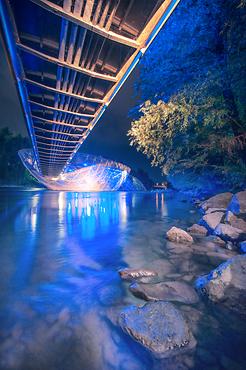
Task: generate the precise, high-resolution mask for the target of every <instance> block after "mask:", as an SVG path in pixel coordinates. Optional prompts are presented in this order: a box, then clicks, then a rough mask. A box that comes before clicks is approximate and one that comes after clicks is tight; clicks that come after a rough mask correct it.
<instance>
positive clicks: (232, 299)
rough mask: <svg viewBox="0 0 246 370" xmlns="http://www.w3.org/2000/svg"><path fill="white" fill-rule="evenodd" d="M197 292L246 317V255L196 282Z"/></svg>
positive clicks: (233, 259)
mask: <svg viewBox="0 0 246 370" xmlns="http://www.w3.org/2000/svg"><path fill="white" fill-rule="evenodd" d="M195 286H196V288H197V290H198V291H199V292H200V293H201V294H203V295H205V296H206V297H208V298H209V299H210V300H211V301H213V302H216V303H218V302H220V303H221V304H223V305H224V306H225V307H227V308H229V309H231V310H233V311H235V312H237V313H240V314H243V315H246V255H239V256H236V257H233V258H231V259H229V260H228V261H226V262H225V263H223V264H221V265H219V266H218V267H217V268H216V269H215V270H213V271H211V272H210V273H209V274H208V275H205V276H201V277H200V278H198V279H197V280H196V283H195Z"/></svg>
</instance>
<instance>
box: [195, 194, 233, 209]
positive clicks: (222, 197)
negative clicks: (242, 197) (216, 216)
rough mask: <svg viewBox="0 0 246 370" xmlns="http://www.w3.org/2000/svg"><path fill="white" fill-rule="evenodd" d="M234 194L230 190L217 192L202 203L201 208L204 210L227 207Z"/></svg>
mask: <svg viewBox="0 0 246 370" xmlns="http://www.w3.org/2000/svg"><path fill="white" fill-rule="evenodd" d="M232 196H233V194H232V193H229V192H228V193H221V194H217V195H215V196H213V197H211V198H209V199H207V200H205V201H204V202H203V203H201V208H202V209H203V210H204V211H206V210H207V209H208V208H227V206H228V204H229V203H230V201H231V199H232Z"/></svg>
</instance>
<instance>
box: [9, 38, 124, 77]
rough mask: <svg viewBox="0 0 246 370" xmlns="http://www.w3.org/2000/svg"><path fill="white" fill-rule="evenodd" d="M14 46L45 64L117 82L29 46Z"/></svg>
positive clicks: (18, 43)
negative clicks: (45, 62)
mask: <svg viewBox="0 0 246 370" xmlns="http://www.w3.org/2000/svg"><path fill="white" fill-rule="evenodd" d="M16 45H17V46H18V48H20V49H21V50H24V51H25V52H27V53H29V54H32V55H35V56H36V57H38V58H40V59H43V60H46V61H47V62H50V63H53V64H56V65H58V66H61V67H65V68H68V69H72V70H74V71H77V72H80V73H83V74H85V75H87V76H91V77H94V78H99V79H100V80H105V81H111V82H117V77H114V76H110V75H105V74H103V73H98V72H94V71H91V70H89V69H86V68H82V67H79V66H77V65H75V64H70V63H67V62H64V61H62V60H60V59H58V58H54V57H51V56H50V55H48V54H45V53H42V52H41V51H38V50H36V49H33V48H30V47H29V46H26V45H24V44H22V43H20V42H16Z"/></svg>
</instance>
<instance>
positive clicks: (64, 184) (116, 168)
mask: <svg viewBox="0 0 246 370" xmlns="http://www.w3.org/2000/svg"><path fill="white" fill-rule="evenodd" d="M18 154H19V156H20V158H21V160H22V163H23V164H24V166H25V167H26V168H27V169H28V171H29V172H30V173H31V175H32V176H34V177H35V178H36V179H37V180H38V182H40V183H41V184H43V185H44V186H46V187H47V188H48V189H51V190H60V191H62V190H65V191H116V190H121V191H144V190H146V189H145V187H144V185H143V184H142V183H141V182H140V181H139V180H138V179H136V178H135V177H133V176H131V175H130V172H131V169H130V168H129V167H127V166H125V165H123V164H121V163H118V162H114V161H111V160H107V159H105V158H102V157H99V156H94V155H90V154H83V153H77V154H76V155H75V157H74V158H73V160H72V161H71V163H70V164H69V165H68V167H67V168H66V169H65V171H64V172H63V173H61V174H60V175H59V176H57V177H51V176H44V175H41V174H40V172H39V170H38V166H37V162H36V160H35V156H34V152H33V150H32V149H21V150H20V151H19V152H18Z"/></svg>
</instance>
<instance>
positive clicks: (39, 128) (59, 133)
mask: <svg viewBox="0 0 246 370" xmlns="http://www.w3.org/2000/svg"><path fill="white" fill-rule="evenodd" d="M33 127H34V129H35V130H37V131H43V132H48V133H53V134H58V135H64V134H65V135H67V136H72V137H80V136H81V135H80V134H70V133H69V132H61V131H56V130H47V129H45V128H42V127H37V126H35V125H34V126H33Z"/></svg>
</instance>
